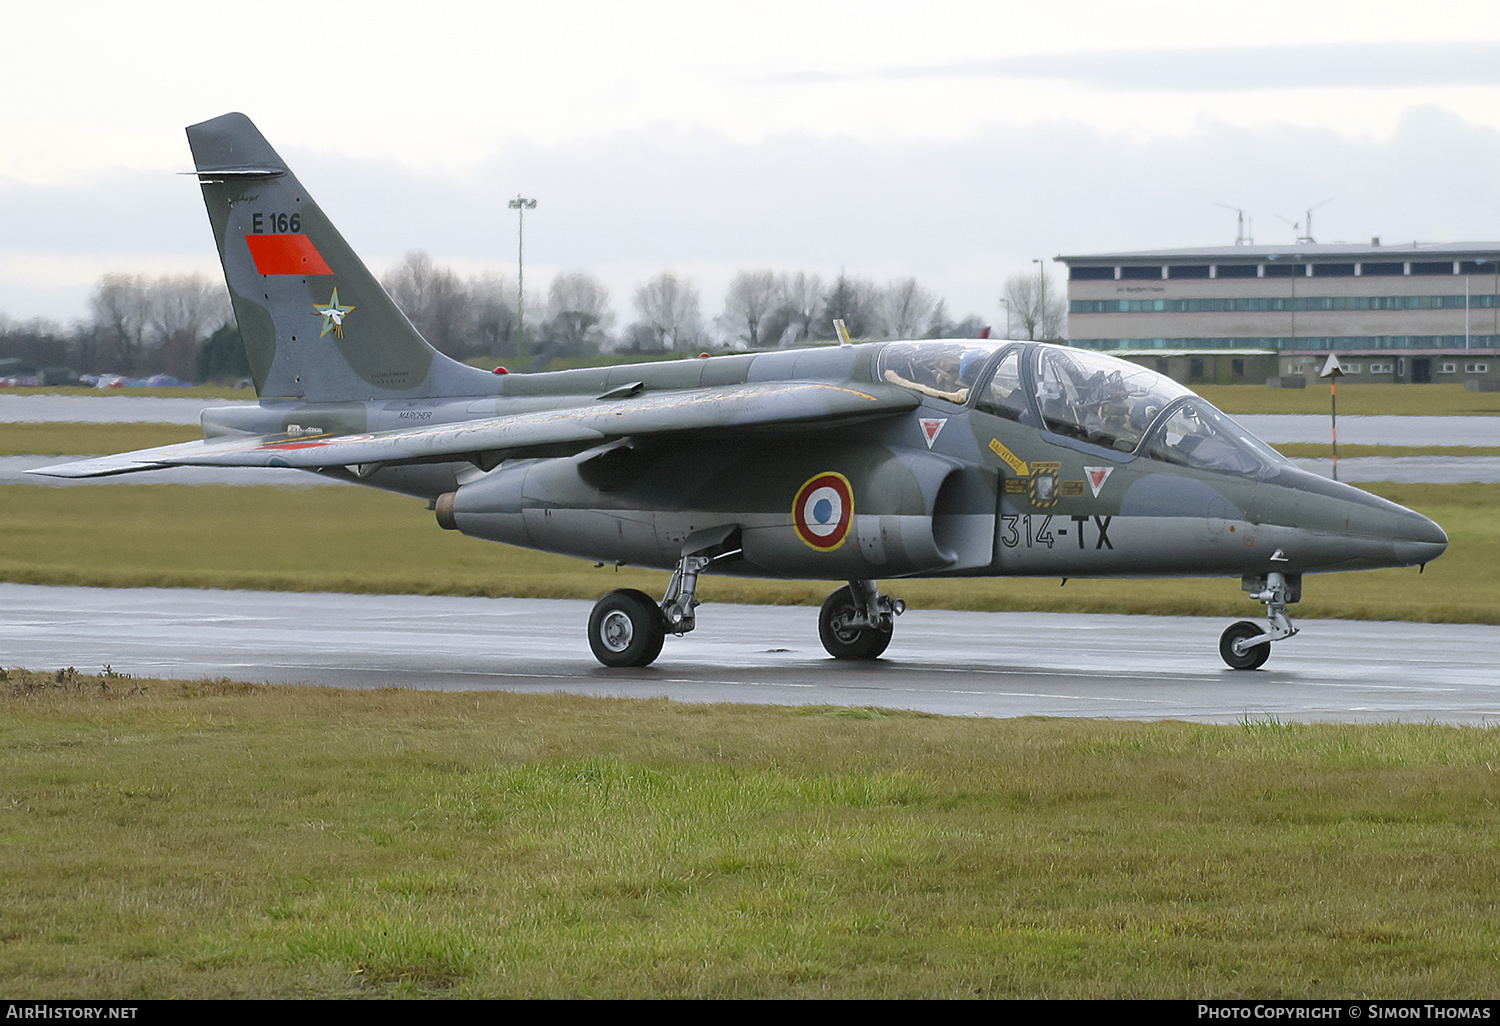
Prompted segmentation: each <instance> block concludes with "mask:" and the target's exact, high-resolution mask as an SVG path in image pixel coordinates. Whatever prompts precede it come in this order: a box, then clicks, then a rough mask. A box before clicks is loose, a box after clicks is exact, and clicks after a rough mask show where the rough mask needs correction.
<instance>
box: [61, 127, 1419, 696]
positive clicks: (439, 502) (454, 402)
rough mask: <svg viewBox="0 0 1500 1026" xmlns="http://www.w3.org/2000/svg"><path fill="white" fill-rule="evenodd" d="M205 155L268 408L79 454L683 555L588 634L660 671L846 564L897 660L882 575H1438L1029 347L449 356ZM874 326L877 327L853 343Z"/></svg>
mask: <svg viewBox="0 0 1500 1026" xmlns="http://www.w3.org/2000/svg"><path fill="white" fill-rule="evenodd" d="M187 134H188V141H189V144H190V145H191V148H192V151H193V158H194V161H195V163H196V165H197V173H198V178H199V181H200V183H201V186H202V189H203V196H204V200H205V202H206V203H207V206H208V215H209V221H210V222H211V224H212V226H213V232H214V238H215V240H216V242H217V243H218V248H219V255H220V258H221V260H222V262H223V265H224V275H225V278H226V279H227V281H228V285H229V292H230V296H231V298H232V300H233V304H234V312H235V316H236V318H237V320H238V322H239V327H240V332H241V335H242V336H243V338H244V341H245V348H246V354H247V356H248V357H249V362H250V365H251V367H252V370H253V376H254V381H255V388H256V391H257V393H258V395H259V397H260V402H259V404H258V405H256V406H255V407H253V408H247V407H237V408H226V409H217V410H208V411H206V412H205V413H204V414H203V418H202V424H203V429H204V435H205V438H204V440H203V441H201V442H188V443H184V444H180V445H169V446H164V447H161V448H155V449H145V450H141V451H138V452H129V453H123V454H121V455H117V456H107V457H103V458H99V459H90V460H84V461H82V462H77V463H70V464H63V465H59V466H53V467H49V468H46V469H44V470H41V471H38V473H45V474H52V475H56V476H61V477H87V476H94V475H105V474H120V473H127V472H132V471H144V470H151V469H154V468H160V467H169V466H219V467H222V466H233V467H295V468H300V469H303V470H307V471H310V472H314V473H319V474H324V475H329V476H332V477H338V478H342V479H346V480H349V481H354V482H359V483H361V484H366V485H371V486H373V487H376V488H384V489H388V490H391V491H395V492H400V493H404V494H407V495H412V496H417V497H420V498H424V499H426V500H428V503H429V508H430V509H432V510H433V511H435V513H436V517H437V521H438V523H439V524H440V525H441V526H442V527H445V528H448V529H450V530H457V531H461V532H463V533H464V534H466V535H470V536H473V537H476V538H488V539H491V540H494V541H500V542H506V543H509V544H512V545H521V546H526V547H529V548H535V549H542V550H546V551H549V552H559V553H564V554H567V555H570V556H579V557H583V558H585V559H590V560H595V561H598V562H600V563H614V564H631V565H636V566H644V567H656V568H661V569H670V570H672V571H673V573H672V578H671V582H670V584H669V585H668V587H667V591H666V595H665V597H663V598H662V599H661V601H657V600H656V599H655V598H653V597H651V596H648V595H645V594H643V593H641V592H639V591H634V590H621V591H614V592H611V593H610V594H608V595H605V596H604V597H603V598H602V599H600V600H599V602H598V604H597V605H596V606H595V607H594V610H593V613H592V615H591V616H590V617H589V624H588V639H589V645H590V647H591V648H592V649H593V652H594V654H595V656H596V657H597V658H598V659H599V661H600V662H602V663H604V664H605V665H607V666H645V665H647V664H649V663H651V662H652V661H653V660H654V659H656V658H657V656H658V655H659V654H660V652H661V649H662V645H663V641H664V639H665V637H666V635H668V634H673V635H681V634H684V633H686V632H687V631H690V630H692V629H693V628H694V626H695V621H696V618H695V609H696V607H697V606H698V604H699V602H698V599H697V597H696V595H697V587H698V580H699V577H700V576H701V575H702V574H705V573H712V574H740V575H747V576H756V577H777V578H797V579H812V580H829V579H832V580H843V581H847V582H848V584H847V585H846V586H844V587H840V588H839V589H838V590H837V591H835V592H834V593H833V594H832V595H830V596H829V597H828V600H827V601H826V602H825V603H824V604H823V608H822V611H821V612H820V614H819V617H818V626H819V634H820V635H821V637H822V641H823V645H824V647H825V648H827V650H828V651H829V653H830V654H832V655H833V656H836V657H838V658H842V659H874V658H876V657H877V656H879V655H880V654H881V653H882V652H883V651H885V649H886V646H887V645H888V644H889V643H890V641H891V636H892V627H893V622H894V619H895V617H896V616H898V615H900V613H902V612H903V610H904V609H905V606H904V604H903V603H902V602H901V600H899V599H896V598H892V597H890V596H888V595H885V594H883V593H882V592H881V591H880V590H879V588H878V587H877V586H876V584H875V582H876V580H877V579H885V580H891V579H900V578H909V577H944V578H953V579H959V578H964V577H990V576H1013V575H1014V576H1045V577H1061V578H1068V577H1161V576H1211V575H1225V576H1229V577H1238V578H1240V580H1241V584H1242V587H1243V589H1244V590H1245V591H1247V592H1249V593H1250V597H1251V598H1253V599H1254V600H1256V601H1258V602H1261V603H1264V604H1265V607H1266V616H1267V622H1266V623H1265V624H1264V625H1262V624H1257V623H1254V622H1251V621H1241V622H1239V623H1236V624H1233V625H1231V626H1230V627H1229V628H1228V629H1227V630H1225V631H1224V634H1223V637H1222V638H1221V640H1220V644H1219V651H1220V654H1221V655H1222V657H1223V659H1224V661H1225V662H1226V663H1227V664H1228V665H1229V666H1231V667H1234V668H1236V669H1252V668H1255V667H1259V666H1260V665H1261V664H1263V663H1264V662H1265V660H1266V657H1267V655H1268V654H1269V652H1270V646H1271V643H1272V642H1275V641H1279V640H1281V639H1283V638H1287V637H1290V636H1291V635H1292V634H1294V633H1296V628H1295V627H1293V626H1292V623H1291V620H1290V619H1289V618H1288V616H1287V606H1289V605H1290V604H1292V603H1295V602H1297V601H1298V600H1299V598H1300V596H1301V590H1302V579H1303V575H1305V574H1309V573H1317V572H1325V571H1336V570H1359V569H1367V568H1373V567H1395V566H1412V565H1417V564H1425V563H1426V562H1427V561H1429V560H1431V559H1435V558H1437V557H1438V556H1439V555H1441V554H1442V552H1443V550H1444V549H1445V548H1446V547H1447V541H1448V539H1447V536H1446V535H1445V534H1444V533H1443V531H1442V529H1441V528H1439V527H1438V525H1437V524H1435V523H1433V522H1432V521H1431V520H1428V519H1427V518H1426V517H1423V516H1420V515H1419V514H1417V513H1414V512H1412V511H1411V510H1408V509H1405V508H1403V507H1401V506H1398V505H1396V504H1395V503H1391V502H1387V501H1385V500H1383V499H1379V498H1376V497H1375V496H1372V495H1369V494H1367V493H1366V492H1363V491H1360V490H1358V489H1355V488H1351V487H1349V486H1347V485H1342V484H1338V483H1337V482H1334V481H1329V480H1325V479H1324V478H1321V477H1318V476H1315V475H1313V474H1310V473H1306V472H1304V471H1301V470H1299V469H1297V468H1295V467H1293V466H1292V465H1291V464H1290V463H1288V462H1287V460H1285V459H1284V458H1282V457H1281V456H1280V455H1278V454H1277V453H1276V452H1275V451H1273V450H1272V449H1270V448H1268V447H1267V446H1266V445H1264V444H1262V443H1261V442H1259V441H1257V440H1256V439H1255V438H1254V437H1252V436H1251V435H1250V434H1249V433H1248V432H1246V431H1245V430H1244V429H1243V428H1241V427H1240V426H1239V425H1238V424H1236V423H1235V422H1234V421H1233V420H1231V419H1230V418H1229V417H1226V416H1225V415H1224V414H1222V413H1220V412H1219V411H1218V410H1216V409H1215V408H1214V407H1213V406H1211V405H1210V404H1209V403H1207V402H1205V401H1204V400H1203V399H1201V398H1200V397H1199V396H1197V395H1195V394H1194V393H1193V392H1191V391H1190V390H1188V389H1187V388H1184V387H1182V386H1181V385H1178V384H1176V383H1174V382H1172V381H1171V380H1169V379H1167V378H1166V377H1163V376H1161V375H1158V374H1155V373H1153V372H1152V371H1149V370H1146V369H1144V368H1141V367H1138V366H1135V365H1133V364H1130V363H1126V362H1124V361H1121V360H1117V359H1114V358H1112V357H1109V356H1106V355H1103V354H1099V353H1094V352H1089V351H1084V350H1079V349H1072V348H1069V347H1066V346H1057V345H1047V344H1042V343H1035V342H1014V341H979V340H974V341H968V340H939V341H892V342H876V343H868V344H862V345H854V344H844V345H838V346H830V347H825V348H811V349H801V350H784V351H774V352H763V353H747V354H741V355H730V356H718V357H712V358H706V359H697V360H680V361H670V362H661V363H653V364H644V365H643V364H636V365H632V366H618V367H603V368H590V369H581V370H566V371H556V372H551V373H538V374H505V375H502V374H498V373H490V372H487V371H484V370H481V369H477V368H474V367H469V366H465V365H463V364H460V363H457V362H455V361H453V360H450V359H448V358H446V357H444V356H443V355H441V354H439V353H438V352H437V351H435V350H434V349H433V348H432V347H431V346H430V345H428V344H427V342H426V341H425V340H424V339H423V338H422V337H421V335H420V334H418V332H417V331H416V329H415V328H413V327H412V325H411V323H410V322H409V321H408V320H407V319H406V318H405V317H404V316H403V315H402V313H401V311H400V310H399V309H397V307H396V305H395V304H394V303H393V302H392V301H391V299H390V297H389V296H387V295H386V293H385V292H384V291H383V290H382V289H381V287H380V285H379V284H378V283H377V281H376V279H375V278H374V276H373V275H371V273H370V272H369V270H367V269H366V267H365V266H364V264H363V263H362V262H361V261H360V260H359V258H358V257H357V256H355V254H354V253H353V252H352V251H351V249H350V247H349V246H348V244H347V243H346V242H345V241H344V239H343V238H342V237H341V236H340V235H339V233H338V231H337V230H336V229H335V228H334V227H333V225H332V224H331V223H330V222H329V220H328V218H327V217H325V216H324V214H323V212H322V210H321V209H320V208H319V207H318V206H317V204H315V203H314V202H313V200H312V198H311V197H310V196H309V195H308V193H307V190H306V189H304V188H303V187H302V184H301V182H299V181H298V180H297V178H296V176H295V175H293V174H292V172H291V170H290V169H289V168H288V167H287V165H286V163H285V162H284V161H282V159H281V158H280V157H279V156H277V154H276V151H275V150H273V149H272V148H271V146H270V145H269V144H268V143H267V142H266V140H265V139H264V138H263V137H262V136H261V134H260V132H259V131H257V130H256V128H255V126H254V125H252V124H251V122H250V120H249V119H248V118H246V117H245V116H244V115H242V114H226V115H224V116H222V117H218V118H215V119H213V120H211V121H206V122H204V123H202V124H198V125H193V126H192V127H190V128H189V129H188V130H187ZM846 341H847V340H846Z"/></svg>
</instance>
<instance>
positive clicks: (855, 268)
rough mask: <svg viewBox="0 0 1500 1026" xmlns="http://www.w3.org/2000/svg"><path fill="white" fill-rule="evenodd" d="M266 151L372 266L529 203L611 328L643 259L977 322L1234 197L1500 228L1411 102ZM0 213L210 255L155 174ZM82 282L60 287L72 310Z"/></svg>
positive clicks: (479, 231) (1250, 209)
mask: <svg viewBox="0 0 1500 1026" xmlns="http://www.w3.org/2000/svg"><path fill="white" fill-rule="evenodd" d="M284 155H285V156H286V157H287V158H288V159H289V161H290V162H291V163H292V165H293V166H294V167H295V168H296V169H297V172H298V175H299V176H300V177H301V179H302V181H303V183H304V184H305V185H306V186H307V187H308V189H309V190H311V191H312V193H313V195H315V196H316V197H317V198H318V200H319V202H320V203H321V204H322V206H323V208H324V210H325V211H327V212H328V214H329V215H330V216H331V217H333V219H334V220H335V222H336V223H337V224H338V225H339V226H340V228H341V229H342V230H343V232H344V234H345V235H346V237H347V238H348V239H349V241H350V242H351V243H352V244H353V245H354V247H355V248H356V249H357V250H358V251H359V252H361V253H362V254H364V255H365V256H366V257H367V258H368V259H370V260H371V261H372V263H377V264H381V265H386V264H390V263H394V262H395V261H396V260H398V259H399V258H400V256H401V254H402V253H403V252H405V251H406V250H409V249H425V250H426V251H427V252H429V253H430V254H431V255H432V256H433V258H434V259H435V260H437V261H438V262H439V263H453V264H462V265H466V266H473V265H481V266H490V267H493V268H495V269H497V270H504V271H507V272H509V271H511V270H512V269H513V268H514V261H515V238H516V236H515V215H514V212H513V211H510V210H508V209H507V208H506V207H505V203H506V200H507V199H509V198H510V197H511V196H514V195H515V194H516V193H517V192H520V191H524V192H525V193H526V194H527V195H528V196H535V197H537V198H538V199H539V201H540V202H539V206H538V207H537V209H536V210H535V211H533V212H529V213H528V214H527V217H526V256H527V267H528V269H530V268H532V267H533V266H536V267H537V268H538V269H539V270H538V272H537V273H538V274H540V273H541V271H540V268H543V267H556V268H562V269H569V270H572V269H579V270H585V271H590V272H591V273H596V274H601V275H603V276H605V278H606V281H607V284H608V285H609V287H610V290H611V293H612V295H613V300H614V303H615V306H616V309H617V310H618V312H619V313H620V315H621V317H622V319H624V320H628V319H629V318H630V316H631V308H630V300H631V295H632V292H633V290H634V288H635V286H636V285H637V284H639V282H640V281H641V280H642V279H644V278H645V277H646V276H647V275H648V274H650V273H654V271H656V270H660V269H662V268H665V267H673V268H676V269H677V270H679V271H682V272H684V273H687V274H690V275H694V276H696V277H698V279H699V281H700V284H702V285H703V286H704V291H705V295H704V297H703V298H704V306H705V311H706V312H717V311H718V309H719V304H720V303H721V302H722V295H720V294H718V293H717V292H715V291H714V286H713V284H712V283H711V281H710V278H711V276H712V274H714V273H720V274H723V275H726V276H727V274H732V273H733V271H734V270H735V269H750V268H756V267H766V266H771V267H779V268H787V269H799V268H801V269H806V270H809V271H816V272H819V273H823V274H825V275H831V274H837V273H838V271H839V270H840V269H841V268H842V269H846V270H847V271H848V272H849V273H850V274H854V275H861V276H868V277H872V278H875V279H877V280H884V279H886V278H890V277H896V276H905V275H915V276H916V277H917V278H918V280H920V281H921V282H922V283H923V284H925V285H926V286H927V287H929V288H931V289H933V290H934V291H936V292H938V293H939V294H941V295H944V296H946V297H947V299H948V301H949V306H950V309H951V312H952V313H954V314H956V315H962V314H967V313H970V312H976V313H980V314H982V315H984V316H988V317H992V318H996V319H998V318H1000V317H1001V316H1002V315H1001V314H1000V310H999V306H998V303H997V301H996V297H997V296H998V295H999V288H1000V283H1001V282H1003V280H1004V278H1005V277H1006V276H1008V275H1010V274H1015V273H1020V272H1030V271H1032V270H1033V269H1034V268H1033V266H1032V265H1031V262H1030V261H1031V260H1032V259H1033V258H1037V257H1050V256H1052V255H1055V254H1057V253H1088V252H1095V251H1106V250H1108V251H1115V250H1129V249H1153V248H1166V247H1178V246H1204V245H1228V244H1229V243H1231V242H1232V241H1233V239H1234V229H1235V218H1234V214H1233V213H1231V212H1230V211H1226V210H1223V209H1220V208H1219V207H1216V206H1214V205H1213V204H1214V202H1215V201H1223V202H1225V203H1230V204H1233V205H1235V206H1239V207H1243V208H1245V210H1246V212H1247V213H1248V214H1250V215H1251V216H1252V217H1253V218H1254V226H1255V236H1256V241H1257V242H1260V243H1262V244H1280V243H1284V242H1290V240H1291V229H1290V228H1289V227H1288V226H1286V225H1284V224H1282V223H1281V222H1280V221H1279V220H1277V218H1276V216H1275V215H1277V214H1283V215H1285V216H1287V217H1288V218H1291V219H1293V220H1301V218H1302V212H1303V210H1304V209H1305V208H1306V207H1307V206H1309V205H1311V204H1314V203H1317V202H1319V201H1321V200H1323V199H1325V198H1327V197H1330V196H1332V197H1335V199H1334V202H1332V203H1330V204H1328V205H1326V206H1324V207H1322V208H1320V209H1319V210H1318V212H1317V215H1316V220H1317V231H1316V234H1317V237H1318V239H1319V241H1323V242H1333V241H1354V242H1358V241H1367V240H1368V239H1369V238H1370V237H1371V236H1374V235H1378V236H1381V237H1382V239H1383V240H1384V241H1385V242H1386V243H1387V244H1395V243H1398V242H1400V241H1406V242H1410V241H1412V240H1414V239H1421V240H1423V241H1454V240H1480V239H1500V175H1496V174H1495V170H1496V168H1500V132H1497V131H1495V130H1494V129H1491V128H1487V127H1483V126H1476V125H1473V124H1470V123H1468V122H1465V121H1463V120H1462V119H1460V118H1458V117H1456V116H1454V115H1452V114H1449V113H1447V112H1445V111H1442V110H1439V109H1437V108H1433V107H1424V108H1418V109H1415V110H1411V111H1408V112H1407V113H1406V114H1405V115H1404V116H1403V117H1402V119H1401V121H1400V123H1399V126H1398V128H1397V130H1396V132H1395V134H1394V135H1393V136H1392V137H1391V138H1390V139H1387V140H1380V139H1374V138H1369V137H1349V136H1345V135H1341V134H1339V133H1336V132H1332V131H1329V130H1326V129H1307V128H1296V127H1290V126H1285V125H1283V126H1272V127H1236V126H1231V125H1226V124H1223V123H1214V122H1208V123H1205V124H1203V125H1201V126H1200V127H1199V128H1198V129H1197V130H1195V131H1194V132H1192V133H1190V134H1187V135H1183V136H1180V137H1163V138H1156V139H1141V138H1138V137H1134V136H1129V135H1124V134H1110V133H1106V132H1102V131H1100V130H1098V129H1096V128H1092V127H1089V126H1086V125H1083V124H1079V123H1069V122H1043V123H1038V124H1034V125H1029V126H1024V127H996V128H992V129H989V130H987V131H985V132H983V133H981V134H978V135H976V136H974V137H972V138H969V139H966V140H962V141H957V142H941V143H940V142H930V141H929V142H902V143H897V142H886V143H879V144H876V143H861V142H856V141H853V140H849V139H828V138H815V137H811V136H803V135H787V136H782V137H778V138H774V139H770V140H767V141H765V142H763V143H758V144H745V143H739V142H735V141H733V140H731V139H729V138H727V137H725V136H722V135H718V134H715V133H711V132H706V131H702V132H681V133H671V132H658V133H628V134H620V135H616V136H612V137H609V138H606V139H601V140H598V141H595V142H593V143H591V144H589V145H587V146H585V145H576V146H570V147H542V146H536V145H518V146H511V147H508V148H507V149H505V150H504V151H502V152H499V153H497V154H495V155H494V157H493V158H492V159H491V160H490V161H488V162H486V163H485V164H484V165H482V166H481V167H479V168H477V169H475V171H474V172H473V173H472V174H469V175H467V176H465V177H464V178H462V179H456V178H438V177H433V176H430V175H423V174H420V173H417V172H413V171H409V170H406V169H403V168H401V167H399V166H396V165H394V164H389V163H382V162H378V161H356V160H352V159H349V158H342V157H332V156H329V155H327V154H319V153H313V152H298V151H296V150H288V151H287V152H286V153H285V154H284ZM0 224H3V225H5V226H6V232H5V237H4V240H3V245H4V246H5V247H6V248H8V249H10V250H20V251H34V252H47V253H78V252H83V251H86V250H88V249H89V248H92V249H94V250H96V251H99V252H108V253H122V254H128V253H130V252H140V253H146V252H155V253H165V254H173V253H175V254H182V255H186V256H191V257H202V256H208V255H209V254H210V253H211V245H212V244H211V241H210V236H209V232H208V227H207V224H206V222H205V220H204V215H203V207H202V202H201V200H200V199H199V197H198V195H197V188H196V185H195V184H194V182H193V180H192V179H191V178H178V177H175V176H172V175H157V176H151V175H138V174H119V175H117V176H115V177H113V178H111V179H109V180H101V181H97V182H92V183H88V184H87V185H81V186H70V187H66V188H64V187H55V188H51V189H42V188H37V187H28V188H24V189H22V188H17V187H4V186H0ZM131 240H136V241H137V243H138V244H137V245H131ZM726 268H727V271H726V270H725V269H726ZM118 269H119V270H130V268H128V267H121V268H118ZM642 269H644V270H642ZM1052 269H1053V265H1049V273H1052ZM527 280H528V282H533V281H535V284H536V287H539V288H545V286H546V279H545V278H538V279H533V278H532V276H531V274H530V273H528V276H527ZM91 285H92V282H81V283H79V284H78V286H77V290H76V295H77V296H78V299H77V301H76V302H77V305H76V306H75V307H74V309H76V311H77V312H79V313H81V312H82V309H83V308H82V299H83V298H84V297H86V296H87V294H88V288H89V286H91ZM38 298H39V297H38V296H37V294H36V293H35V291H34V290H31V291H27V290H24V289H19V288H18V287H17V286H15V285H14V284H13V283H6V282H4V281H3V280H0V311H4V312H5V313H8V314H10V315H11V316H13V317H17V318H24V317H29V316H33V315H36V314H45V315H48V316H62V317H66V316H71V313H70V312H69V311H68V310H66V309H65V310H62V311H55V310H54V309H52V308H50V306H49V307H46V308H38V307H37V306H35V305H34V304H35V303H36V302H37V300H38ZM49 302H50V301H49Z"/></svg>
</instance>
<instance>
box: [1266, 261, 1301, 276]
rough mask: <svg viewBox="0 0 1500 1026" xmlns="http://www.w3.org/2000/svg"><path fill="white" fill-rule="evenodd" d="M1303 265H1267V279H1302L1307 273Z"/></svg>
mask: <svg viewBox="0 0 1500 1026" xmlns="http://www.w3.org/2000/svg"><path fill="white" fill-rule="evenodd" d="M1302 266H1303V265H1301V264H1266V277H1267V278H1300V277H1302V276H1303V275H1304V274H1305V273H1306V272H1305V271H1303V270H1302Z"/></svg>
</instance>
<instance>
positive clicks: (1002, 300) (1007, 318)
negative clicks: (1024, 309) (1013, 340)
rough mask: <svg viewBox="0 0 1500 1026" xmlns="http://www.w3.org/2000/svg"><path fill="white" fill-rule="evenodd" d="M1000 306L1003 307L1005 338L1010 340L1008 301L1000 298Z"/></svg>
mask: <svg viewBox="0 0 1500 1026" xmlns="http://www.w3.org/2000/svg"><path fill="white" fill-rule="evenodd" d="M1000 305H1001V306H1003V307H1005V337H1006V338H1010V300H1008V299H1003V298H1002V299H1001V300H1000Z"/></svg>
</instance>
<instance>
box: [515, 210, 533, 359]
mask: <svg viewBox="0 0 1500 1026" xmlns="http://www.w3.org/2000/svg"><path fill="white" fill-rule="evenodd" d="M510 209H512V210H514V211H515V212H516V214H517V219H516V360H517V361H518V362H519V361H520V360H522V359H524V358H525V355H526V211H528V210H535V209H536V200H534V199H527V198H526V197H525V196H522V195H521V194H520V193H517V194H516V198H515V199H513V200H511V201H510Z"/></svg>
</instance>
